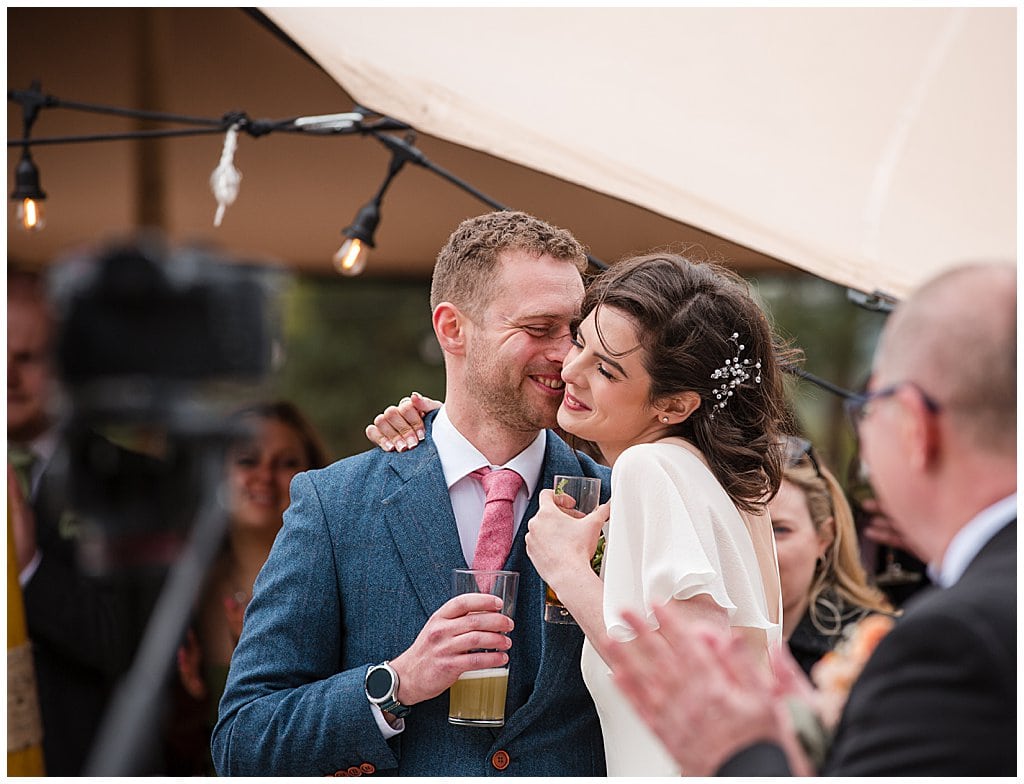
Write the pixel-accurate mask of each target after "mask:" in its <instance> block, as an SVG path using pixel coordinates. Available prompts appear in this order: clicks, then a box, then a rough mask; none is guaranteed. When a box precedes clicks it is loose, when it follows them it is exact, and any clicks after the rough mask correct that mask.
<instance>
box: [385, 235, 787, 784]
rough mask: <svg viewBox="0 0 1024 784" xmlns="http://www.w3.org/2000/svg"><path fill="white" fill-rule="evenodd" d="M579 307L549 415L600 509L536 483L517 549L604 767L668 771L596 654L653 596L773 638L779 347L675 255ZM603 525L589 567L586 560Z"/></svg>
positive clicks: (706, 271) (761, 638) (730, 281)
mask: <svg viewBox="0 0 1024 784" xmlns="http://www.w3.org/2000/svg"><path fill="white" fill-rule="evenodd" d="M581 313H582V315H583V318H582V320H581V321H580V323H579V324H578V325H577V326H576V327H575V328H574V330H573V343H572V348H571V349H570V350H569V353H568V355H567V356H566V357H565V360H564V363H563V367H562V379H563V381H564V382H565V397H564V399H563V401H562V404H561V406H560V408H559V410H558V424H559V426H560V427H561V428H562V429H564V430H565V431H567V432H568V433H571V434H572V435H574V436H577V437H579V438H581V439H585V440H587V441H590V442H592V443H593V444H595V445H596V446H597V448H599V449H600V451H601V453H602V455H603V456H604V459H605V461H606V462H607V464H608V465H610V466H611V467H612V495H611V501H610V509H609V508H608V506H607V505H606V506H602V507H599V508H598V510H597V511H595V512H592V513H591V514H589V515H587V516H582V517H581V516H580V515H579V514H577V513H574V512H573V511H572V510H571V509H570V508H565V506H564V504H566V503H568V504H569V505H570V506H571V501H567V500H566V497H565V496H555V495H554V493H553V491H551V490H544V491H542V493H541V497H540V509H539V511H538V513H537V515H535V516H534V518H533V519H532V520H531V521H530V523H529V533H527V535H526V545H527V552H528V553H529V556H530V559H531V561H532V562H533V564H534V566H535V567H536V569H537V571H538V573H539V574H540V575H541V577H542V578H543V579H544V580H545V582H546V583H547V584H548V585H549V586H550V587H551V588H552V589H553V590H554V591H555V592H556V593H557V594H558V597H559V599H560V600H561V601H562V603H563V604H564V605H565V606H566V608H567V609H568V610H569V611H570V612H571V613H572V616H573V618H574V619H575V620H576V621H577V622H578V623H579V625H580V627H581V628H582V630H583V632H584V633H585V635H586V642H585V643H584V647H583V656H582V661H581V667H582V670H583V676H584V680H585V682H586V684H587V687H588V689H589V690H590V692H591V695H592V696H593V699H594V703H595V705H596V706H597V710H598V715H599V717H600V720H601V730H602V734H603V736H604V743H605V754H606V760H607V765H608V774H609V775H612V776H615V775H629V776H658V775H678V774H679V773H680V772H681V771H679V769H678V766H677V765H676V764H675V762H674V761H673V760H672V758H671V756H670V755H669V754H668V752H667V751H666V750H665V749H664V747H663V746H662V745H661V742H660V741H659V740H658V739H657V738H656V737H655V735H654V734H653V733H651V732H650V731H649V730H648V729H647V726H646V724H645V723H644V722H643V721H641V720H640V718H639V716H638V715H637V714H636V713H635V712H634V710H633V708H632V706H631V705H630V704H629V703H628V702H627V701H626V700H625V699H624V698H623V696H622V695H621V694H620V693H619V691H618V688H617V687H616V686H615V684H614V682H613V681H612V679H611V671H610V669H609V668H608V666H607V665H606V664H605V661H604V659H603V657H602V652H603V651H604V650H605V648H606V646H607V641H608V638H609V637H611V638H614V639H617V640H628V639H630V637H631V636H632V633H631V630H630V629H629V627H628V626H627V625H626V624H624V623H623V621H622V618H621V616H622V612H623V610H632V611H634V612H638V613H641V614H642V615H645V616H646V617H647V618H648V619H649V621H650V622H651V624H652V625H655V621H654V616H653V612H652V609H653V608H654V607H657V606H660V605H663V604H665V603H667V602H673V603H674V609H675V610H676V611H677V612H679V613H682V614H686V615H690V616H693V617H700V618H702V619H705V620H710V621H712V622H714V623H716V624H719V625H721V626H722V627H729V628H730V629H731V632H732V634H733V635H735V636H739V637H742V638H743V639H745V640H746V641H748V642H749V644H750V645H752V646H754V647H755V648H756V649H757V650H759V651H763V652H765V653H767V650H768V648H769V647H770V646H777V645H780V644H781V634H782V632H781V629H782V627H781V620H782V618H781V614H782V610H781V594H780V588H779V577H778V564H777V561H776V556H775V545H774V539H773V536H772V526H771V521H770V519H769V517H768V512H767V509H766V507H765V500H766V499H767V498H770V497H771V496H772V495H774V494H775V491H776V490H777V489H778V487H779V483H780V481H781V474H782V467H783V458H782V455H781V453H780V451H779V448H778V446H777V444H778V442H779V435H780V430H781V427H782V419H783V411H784V403H783V391H782V380H781V372H780V369H779V364H778V356H779V354H780V349H779V347H778V346H777V345H776V344H775V341H774V338H773V333H772V331H771V329H770V327H769V326H768V323H767V320H766V318H765V316H764V313H763V312H762V311H761V309H760V307H759V306H758V305H757V304H756V303H755V302H754V300H753V298H752V297H751V296H750V293H749V291H748V289H747V287H746V284H745V283H744V282H743V281H742V279H740V278H739V277H738V276H735V275H733V274H732V273H730V272H729V271H727V270H725V269H724V268H721V267H718V266H716V265H713V264H695V263H692V262H690V261H688V260H686V259H684V258H682V257H680V256H676V255H673V254H654V255H648V256H641V257H636V258H633V259H629V260H626V261H622V262H620V263H618V264H616V265H614V266H613V267H611V268H610V269H609V270H608V271H606V272H604V273H603V274H602V275H600V276H599V277H598V278H597V279H596V280H595V281H594V282H593V283H592V284H591V286H590V287H589V289H588V291H587V295H586V298H585V300H584V302H583V306H582V309H581ZM427 402H428V404H429V402H430V401H427ZM403 408H404V410H405V411H406V412H408V411H409V407H403ZM392 411H395V410H392ZM407 418H408V416H407ZM378 422H381V420H380V418H378ZM397 424H398V423H396V422H395V421H394V419H392V420H391V421H390V424H389V425H388V430H385V428H384V427H383V424H382V426H381V428H380V429H379V430H377V429H374V428H369V429H368V435H370V436H371V438H372V440H374V442H375V443H377V442H379V440H380V438H381V437H386V434H387V433H388V432H391V433H394V432H396V430H397V429H402V430H405V429H407V428H408V424H414V426H415V423H413V422H410V423H408V424H407V423H406V422H405V421H401V422H400V425H401V428H398V427H397V426H396V427H392V425H397ZM574 518H579V519H574ZM602 528H604V529H605V536H606V545H605V552H604V557H603V561H602V566H601V574H600V575H597V574H595V573H594V571H593V569H592V568H591V565H590V564H591V557H592V556H593V554H594V552H595V548H596V546H597V543H598V537H599V536H600V535H601V533H602ZM764 658H765V659H766V657H764ZM766 666H767V665H766Z"/></svg>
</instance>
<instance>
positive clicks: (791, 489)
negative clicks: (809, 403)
mask: <svg viewBox="0 0 1024 784" xmlns="http://www.w3.org/2000/svg"><path fill="white" fill-rule="evenodd" d="M784 444H785V449H786V469H785V472H784V473H783V477H782V484H781V486H780V487H779V492H778V493H777V494H776V495H775V497H774V498H772V500H771V501H770V502H769V504H768V509H769V511H770V513H771V518H772V529H773V530H774V532H775V547H776V551H777V553H778V557H779V576H780V578H781V580H782V607H783V613H782V618H783V621H782V635H783V637H784V638H785V639H786V642H787V643H788V645H789V650H790V653H792V654H793V657H794V658H795V659H796V661H797V663H798V664H799V665H800V667H801V669H803V671H804V672H805V673H807V674H808V675H810V672H811V668H812V667H813V666H814V664H815V663H816V662H817V661H818V660H819V659H820V658H821V657H822V656H824V655H825V654H826V653H828V652H829V651H830V650H832V649H833V648H835V647H836V644H837V643H838V642H839V641H840V640H842V639H843V633H844V631H845V630H846V629H848V628H849V627H850V625H851V624H855V623H857V622H858V621H860V620H861V619H862V618H864V617H865V616H866V615H868V614H869V613H885V614H891V613H892V612H893V608H892V606H891V605H890V604H889V602H888V600H887V599H886V597H885V595H884V594H882V592H881V591H879V590H878V589H877V588H875V587H873V586H871V585H869V584H868V581H867V576H866V575H865V573H864V567H863V566H862V565H861V562H860V554H859V552H858V548H857V530H856V528H855V527H854V524H853V512H852V511H851V509H850V504H849V502H848V501H847V500H846V494H845V493H844V492H843V489H842V487H841V486H840V485H839V482H838V481H837V480H836V478H835V476H834V475H833V474H832V473H831V472H830V471H829V470H828V469H827V468H826V467H825V466H824V464H823V463H822V462H821V459H820V458H819V457H818V456H817V454H816V453H815V451H814V448H813V447H812V446H811V443H810V442H809V441H807V440H806V439H803V438H798V437H796V436H787V437H786V439H785V441H784Z"/></svg>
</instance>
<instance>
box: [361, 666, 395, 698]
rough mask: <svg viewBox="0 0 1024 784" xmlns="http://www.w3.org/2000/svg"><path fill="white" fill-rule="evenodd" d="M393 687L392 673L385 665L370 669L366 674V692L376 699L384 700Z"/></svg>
mask: <svg viewBox="0 0 1024 784" xmlns="http://www.w3.org/2000/svg"><path fill="white" fill-rule="evenodd" d="M390 689H391V673H390V672H388V671H387V670H385V669H384V668H383V667H378V668H377V669H375V670H370V672H369V674H368V675H367V676H366V693H367V694H369V695H370V696H371V697H373V699H375V700H382V699H384V697H386V696H387V693H388V691H389V690H390Z"/></svg>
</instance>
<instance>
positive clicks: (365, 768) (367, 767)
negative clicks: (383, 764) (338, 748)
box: [359, 762, 377, 776]
mask: <svg viewBox="0 0 1024 784" xmlns="http://www.w3.org/2000/svg"><path fill="white" fill-rule="evenodd" d="M359 770H361V771H362V772H363V773H364V774H365V775H367V776H372V775H373V774H374V773H376V772H377V769H376V768H375V767H373V765H371V764H370V763H369V762H364V763H363V764H362V765H360V766H359Z"/></svg>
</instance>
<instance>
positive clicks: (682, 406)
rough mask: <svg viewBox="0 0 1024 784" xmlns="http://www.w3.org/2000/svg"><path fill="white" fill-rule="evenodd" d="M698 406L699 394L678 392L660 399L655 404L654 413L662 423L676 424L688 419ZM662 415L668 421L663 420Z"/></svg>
mask: <svg viewBox="0 0 1024 784" xmlns="http://www.w3.org/2000/svg"><path fill="white" fill-rule="evenodd" d="M698 408H700V395H698V394H697V393H696V392H692V391H691V392H680V393H679V394H678V395H672V396H671V397H667V398H665V399H664V400H662V401H661V402H660V403H659V404H658V405H657V406H655V413H657V414H658V418H659V419H661V421H662V422H663V423H664V424H668V425H678V424H679V423H680V422H685V421H686V420H687V419H689V418H690V416H691V415H692V414H693V412H694V411H696V410H697V409H698ZM664 417H668V422H665V421H664Z"/></svg>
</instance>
